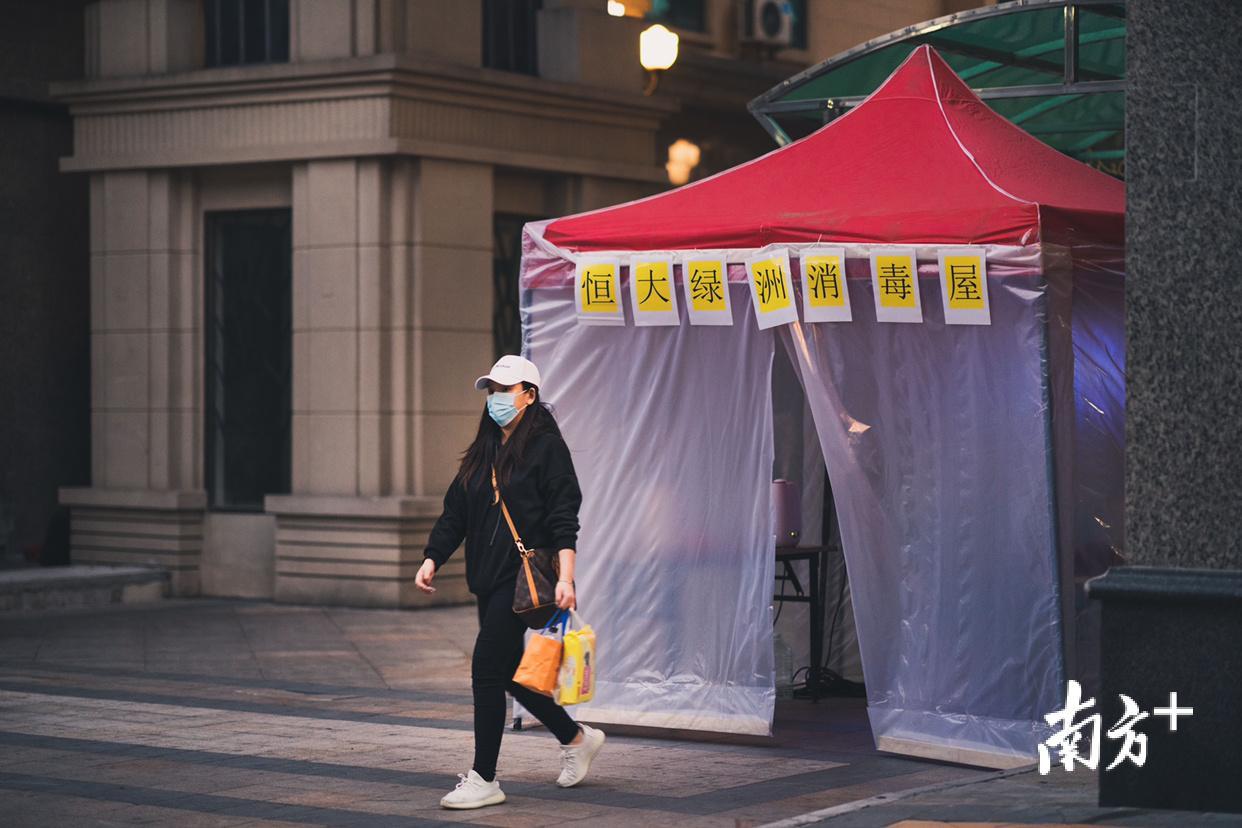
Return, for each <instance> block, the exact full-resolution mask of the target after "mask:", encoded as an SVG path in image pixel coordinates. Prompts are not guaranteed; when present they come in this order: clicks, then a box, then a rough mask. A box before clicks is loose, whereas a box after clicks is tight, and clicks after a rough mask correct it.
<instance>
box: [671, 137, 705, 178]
mask: <svg viewBox="0 0 1242 828" xmlns="http://www.w3.org/2000/svg"><path fill="white" fill-rule="evenodd" d="M698 165H699V145H698V144H696V143H694V142H692V141H687V140H686V139H685V138H678V139H677V140H676V141H674V142H673V143H672V144H670V145H669V147H668V161H667V162H666V163H665V164H664V169H665V171H666V172H667V173H668V180H669V183H670V184H675V185H676V186H678V187H680V186H681V185H682V184H685V183H686V182H687V181H689V180H690V173H691V171H692V170H694V168H695V167H697V166H698Z"/></svg>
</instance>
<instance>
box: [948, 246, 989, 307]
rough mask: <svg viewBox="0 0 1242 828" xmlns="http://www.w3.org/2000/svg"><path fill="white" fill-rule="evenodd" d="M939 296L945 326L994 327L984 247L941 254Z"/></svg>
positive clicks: (956, 249)
mask: <svg viewBox="0 0 1242 828" xmlns="http://www.w3.org/2000/svg"><path fill="white" fill-rule="evenodd" d="M940 295H941V298H943V299H944V321H945V324H946V325H990V324H992V312H991V309H990V308H989V305H988V280H987V269H986V267H985V266H984V262H983V248H982V247H954V248H946V249H944V250H941V251H940Z"/></svg>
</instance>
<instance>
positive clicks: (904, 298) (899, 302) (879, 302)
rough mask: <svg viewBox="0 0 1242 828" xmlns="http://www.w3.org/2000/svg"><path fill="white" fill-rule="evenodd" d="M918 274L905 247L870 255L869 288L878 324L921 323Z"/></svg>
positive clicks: (914, 262)
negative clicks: (870, 288) (872, 292)
mask: <svg viewBox="0 0 1242 828" xmlns="http://www.w3.org/2000/svg"><path fill="white" fill-rule="evenodd" d="M918 275H919V271H918V263H917V262H916V261H915V258H914V251H913V250H911V249H909V248H890V249H887V250H876V251H874V252H873V253H872V254H871V287H872V290H873V291H874V293H875V318H876V319H877V320H878V321H880V322H922V321H923V304H922V300H921V297H920V296H919V279H918Z"/></svg>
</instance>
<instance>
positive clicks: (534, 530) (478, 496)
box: [423, 430, 582, 595]
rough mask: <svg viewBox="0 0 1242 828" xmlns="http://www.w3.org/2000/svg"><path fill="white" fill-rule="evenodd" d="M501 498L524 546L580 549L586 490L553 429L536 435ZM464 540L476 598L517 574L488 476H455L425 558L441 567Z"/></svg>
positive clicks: (469, 582)
mask: <svg viewBox="0 0 1242 828" xmlns="http://www.w3.org/2000/svg"><path fill="white" fill-rule="evenodd" d="M500 495H501V497H503V498H504V501H505V505H506V506H508V507H509V514H510V515H512V517H513V522H514V524H515V525H516V526H517V530H518V534H519V535H520V536H521V538H522V543H523V544H524V545H525V546H526V548H528V549H536V548H540V547H551V548H552V549H553V550H560V549H574V550H576V549H577V543H578V507H579V506H581V505H582V492H581V491H580V490H579V488H578V477H577V475H576V474H574V463H573V459H572V458H571V457H570V456H569V446H567V445H565V440H564V439H563V438H562V437H561V435H560V434H558V433H556V432H555V431H550V430H549V431H543V432H541V433H539V434H537V435H534V436H533V437H532V439H531V441H530V443H529V444H528V445H527V448H526V456H525V457H523V458H522V462H521V465H520V467H519V468H515V469H514V470H513V473H512V475H511V477H510V479H509V481H508V482H507V483H501V484H500ZM463 538H465V541H466V586H468V587H469V588H470V591H471V592H473V593H474V594H475V595H484V594H486V593H488V592H491V591H492V590H494V589H495V588H496V587H497V586H498V585H500V584H503V583H504V582H505V581H506V580H508V579H511V578H514V577H516V576H517V571H518V553H517V547H516V546H515V545H514V543H513V535H512V534H511V533H510V532H509V526H508V525H507V524H506V523H505V519H504V515H502V514H501V511H500V505H499V504H493V503H492V482H491V474H490V472H488V473H484V474H481V475H478V476H476V478H475V479H474V480H471V481H470V482H469V484H468V485H466V484H463V483H462V481H461V479H460V478H457V479H455V480H454V481H453V483H452V485H450V486H449V489H448V491H447V492H445V494H444V512H443V513H442V514H441V515H440V517H439V518H438V519H437V520H436V523H435V526H433V527H432V529H431V537H430V538H429V539H428V541H427V548H426V549H425V550H424V552H423V556H424V557H425V558H430V559H431V560H433V561H435V564H436V569H439V568H440V567H441V566H443V565H444V562H445V561H447V560H448V559H449V556H451V555H452V554H453V552H454V551H455V550H456V549H457V547H458V545H460V544H461V542H462V539H463Z"/></svg>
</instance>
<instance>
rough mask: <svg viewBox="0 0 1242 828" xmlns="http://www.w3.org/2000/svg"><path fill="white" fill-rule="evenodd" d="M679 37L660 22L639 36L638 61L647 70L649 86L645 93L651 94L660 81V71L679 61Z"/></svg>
mask: <svg viewBox="0 0 1242 828" xmlns="http://www.w3.org/2000/svg"><path fill="white" fill-rule="evenodd" d="M679 40H680V38H679V37H677V35H676V34H675V33H673V32H670V31H669V30H668V29H666V28H664V27H663V26H661V25H660V24H659V23H657V24H655V25H654V26H650V27H648V28H647V29H645V30H644V31H643V33H642V34H640V35H639V36H638V61H639V63H641V64H642V65H643V68H644V69H646V70H647V88H646V89H644V90H643V94H644V95H650V94H652V93H653V92H655V90H656V84H658V83H659V82H660V73H661V72H663V71H664V70H665V69H668V68H669V67H670V66H672V65H673V64H674V63H676V62H677V42H678V41H679Z"/></svg>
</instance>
